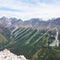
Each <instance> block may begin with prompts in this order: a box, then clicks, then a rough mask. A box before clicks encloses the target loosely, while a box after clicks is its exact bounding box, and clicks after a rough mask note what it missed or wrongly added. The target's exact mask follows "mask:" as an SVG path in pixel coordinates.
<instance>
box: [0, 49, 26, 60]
mask: <svg viewBox="0 0 60 60" xmlns="http://www.w3.org/2000/svg"><path fill="white" fill-rule="evenodd" d="M0 60H27V59H26V58H25V57H24V56H23V55H20V56H17V55H15V54H13V53H11V52H10V51H9V50H7V49H5V50H3V51H0Z"/></svg>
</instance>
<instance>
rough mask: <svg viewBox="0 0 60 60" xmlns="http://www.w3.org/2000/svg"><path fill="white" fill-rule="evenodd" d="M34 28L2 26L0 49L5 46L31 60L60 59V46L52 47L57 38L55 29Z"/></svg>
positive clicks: (0, 30) (0, 29)
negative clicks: (8, 27)
mask: <svg viewBox="0 0 60 60" xmlns="http://www.w3.org/2000/svg"><path fill="white" fill-rule="evenodd" d="M46 32H47V30H37V29H32V28H22V27H19V28H17V29H14V28H10V29H7V28H4V27H1V28H0V50H3V49H5V48H7V49H9V50H10V51H11V52H13V53H14V54H17V55H21V54H23V55H24V56H25V57H26V58H28V59H31V60H40V59H41V60H57V59H58V60H59V59H60V48H59V47H50V46H49V44H51V43H52V42H53V41H54V40H55V37H54V36H55V32H56V31H55V30H53V31H48V32H47V33H46Z"/></svg>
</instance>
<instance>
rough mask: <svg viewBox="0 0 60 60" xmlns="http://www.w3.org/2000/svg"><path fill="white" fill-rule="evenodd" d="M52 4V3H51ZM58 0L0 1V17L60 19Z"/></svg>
mask: <svg viewBox="0 0 60 60" xmlns="http://www.w3.org/2000/svg"><path fill="white" fill-rule="evenodd" d="M51 2H52V3H51ZM59 3H60V1H59V0H50V1H48V0H4V1H2V0H0V16H6V17H16V18H21V19H23V20H27V19H30V18H34V17H36V18H43V19H48V18H54V17H55V18H56V17H60V4H59Z"/></svg>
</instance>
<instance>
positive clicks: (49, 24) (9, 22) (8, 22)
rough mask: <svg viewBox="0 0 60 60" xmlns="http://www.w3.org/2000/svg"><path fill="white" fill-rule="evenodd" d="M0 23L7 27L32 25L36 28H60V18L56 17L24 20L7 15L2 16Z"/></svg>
mask: <svg viewBox="0 0 60 60" xmlns="http://www.w3.org/2000/svg"><path fill="white" fill-rule="evenodd" d="M0 24H2V25H4V26H5V27H12V26H13V27H25V28H27V27H31V28H34V29H39V30H40V29H47V28H53V27H57V28H58V29H60V27H59V26H60V18H54V19H50V20H47V21H44V20H42V19H39V18H32V19H30V20H27V21H23V20H21V19H17V18H6V17H2V18H0Z"/></svg>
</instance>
